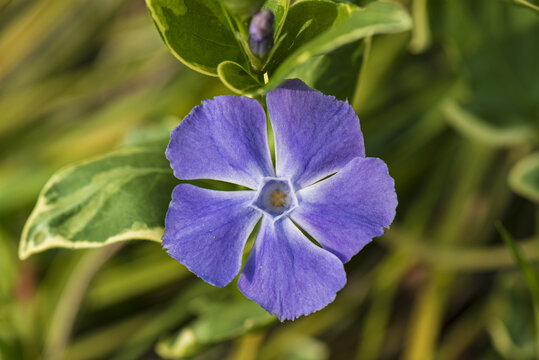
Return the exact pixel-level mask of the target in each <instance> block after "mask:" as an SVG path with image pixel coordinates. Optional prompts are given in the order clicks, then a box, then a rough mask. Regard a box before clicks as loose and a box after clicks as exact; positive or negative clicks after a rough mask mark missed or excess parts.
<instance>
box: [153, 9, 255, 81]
mask: <svg viewBox="0 0 539 360" xmlns="http://www.w3.org/2000/svg"><path fill="white" fill-rule="evenodd" d="M146 5H147V6H148V9H149V11H150V14H151V15H152V18H153V20H154V22H155V25H156V27H157V30H159V33H160V34H161V37H162V38H163V41H164V42H165V44H166V45H167V47H168V48H169V50H170V51H171V52H172V53H173V54H174V56H176V57H177V58H178V59H179V60H180V61H182V62H183V63H184V64H185V65H187V66H189V67H191V68H192V69H194V70H197V71H200V72H202V73H205V74H208V75H217V66H218V65H219V64H220V63H221V62H223V61H227V60H229V61H234V62H237V63H240V64H245V63H246V62H245V57H244V55H243V53H242V50H241V47H240V45H239V44H238V41H237V40H236V36H235V34H234V29H233V27H232V24H231V21H230V18H229V15H228V14H227V13H226V10H225V8H224V7H223V5H222V4H221V2H220V1H218V0H179V1H173V0H147V1H146Z"/></svg>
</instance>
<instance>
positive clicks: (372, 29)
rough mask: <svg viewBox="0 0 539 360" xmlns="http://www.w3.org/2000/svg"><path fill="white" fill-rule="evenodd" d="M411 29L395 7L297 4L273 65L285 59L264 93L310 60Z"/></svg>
mask: <svg viewBox="0 0 539 360" xmlns="http://www.w3.org/2000/svg"><path fill="white" fill-rule="evenodd" d="M411 25H412V23H411V19H410V17H409V15H408V13H407V12H406V10H405V9H404V8H403V7H402V6H400V5H398V4H395V3H385V2H374V3H371V4H369V5H367V6H366V7H365V8H358V7H356V6H354V5H351V4H344V3H338V4H336V3H333V2H329V1H321V0H306V1H300V2H298V3H296V4H295V5H294V6H292V7H291V8H290V11H289V14H288V17H287V21H286V23H285V26H284V28H283V35H284V34H286V35H287V38H286V39H285V41H284V42H283V44H282V45H281V46H280V47H279V49H277V51H276V53H275V55H274V61H277V60H279V59H282V58H284V57H286V59H285V60H284V61H283V62H282V63H281V64H280V65H279V66H278V67H277V69H276V70H275V71H274V72H273V73H270V82H269V83H268V84H267V85H266V87H265V89H264V90H265V91H268V90H271V89H273V88H275V87H277V86H278V85H279V84H280V83H282V82H283V81H284V80H285V79H286V78H287V77H288V76H289V75H290V74H291V73H292V72H293V71H294V70H296V71H297V68H298V67H299V66H302V65H304V64H307V63H308V61H309V60H310V59H312V58H313V57H316V56H319V55H322V54H325V53H328V52H331V51H333V50H335V49H337V48H339V47H341V46H343V45H346V44H349V43H351V42H354V41H357V40H360V39H363V38H365V37H369V36H372V35H375V34H387V33H396V32H401V31H406V30H409V29H410V28H411ZM288 53H290V55H287V54H288ZM307 66H308V65H307ZM270 68H271V67H270Z"/></svg>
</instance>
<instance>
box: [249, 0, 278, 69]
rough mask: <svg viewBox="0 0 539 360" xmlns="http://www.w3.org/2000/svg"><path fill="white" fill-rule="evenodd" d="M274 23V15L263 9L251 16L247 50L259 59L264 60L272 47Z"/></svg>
mask: <svg viewBox="0 0 539 360" xmlns="http://www.w3.org/2000/svg"><path fill="white" fill-rule="evenodd" d="M274 22H275V15H273V13H272V12H271V11H270V10H268V9H264V10H261V11H259V12H257V13H256V14H255V15H254V16H253V18H252V20H251V25H249V48H251V51H252V52H253V54H255V55H256V56H258V57H259V58H261V59H264V58H265V57H266V56H267V55H268V53H269V51H270V50H271V48H272V47H273V24H274Z"/></svg>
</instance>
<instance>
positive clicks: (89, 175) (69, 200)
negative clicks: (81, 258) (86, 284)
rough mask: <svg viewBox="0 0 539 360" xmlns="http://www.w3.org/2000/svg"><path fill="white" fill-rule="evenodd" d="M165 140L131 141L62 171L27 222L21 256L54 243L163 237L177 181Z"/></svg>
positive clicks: (93, 244)
mask: <svg viewBox="0 0 539 360" xmlns="http://www.w3.org/2000/svg"><path fill="white" fill-rule="evenodd" d="M167 141H168V139H167ZM167 141H165V140H164V139H163V140H162V141H161V143H156V142H155V141H152V142H149V143H146V144H143V143H142V144H140V145H137V146H133V147H127V148H124V149H121V150H119V151H116V152H113V153H111V154H108V155H105V156H102V157H98V158H96V159H93V160H90V161H86V162H82V163H79V164H77V165H73V166H69V167H67V168H64V169H62V170H60V171H58V172H57V173H56V174H55V175H53V176H52V178H51V179H50V180H49V182H48V183H47V184H46V185H45V187H44V188H43V190H42V191H41V194H40V196H39V198H38V201H37V205H36V207H35V208H34V210H33V212H32V214H31V215H30V217H29V219H28V220H27V222H26V224H25V226H24V229H23V234H22V239H21V243H20V247H19V256H20V258H21V259H24V258H27V257H28V256H30V255H31V254H34V253H38V252H41V251H43V250H46V249H49V248H53V247H66V248H90V247H99V246H103V245H106V244H110V243H114V242H118V241H124V240H131V239H146V240H154V241H160V239H161V236H162V234H163V226H164V219H165V214H166V210H167V208H168V203H169V202H170V194H171V193H172V189H173V188H174V186H175V185H176V184H177V183H178V180H176V179H175V178H174V176H173V174H172V171H171V169H170V165H169V162H168V160H167V159H166V158H165V155H164V149H165V147H166V143H167Z"/></svg>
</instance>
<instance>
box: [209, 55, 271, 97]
mask: <svg viewBox="0 0 539 360" xmlns="http://www.w3.org/2000/svg"><path fill="white" fill-rule="evenodd" d="M217 73H218V74H219V78H220V79H221V81H222V82H223V83H224V84H225V85H226V86H228V87H229V88H230V89H232V90H234V91H236V92H238V93H240V94H246V93H252V92H256V90H257V89H259V88H260V87H261V86H262V83H261V82H260V81H259V80H258V79H257V78H256V77H255V76H254V75H252V74H250V73H249V72H248V71H247V70H245V68H244V67H242V66H241V65H239V64H238V63H235V62H233V61H223V62H222V63H220V64H219V67H217Z"/></svg>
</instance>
